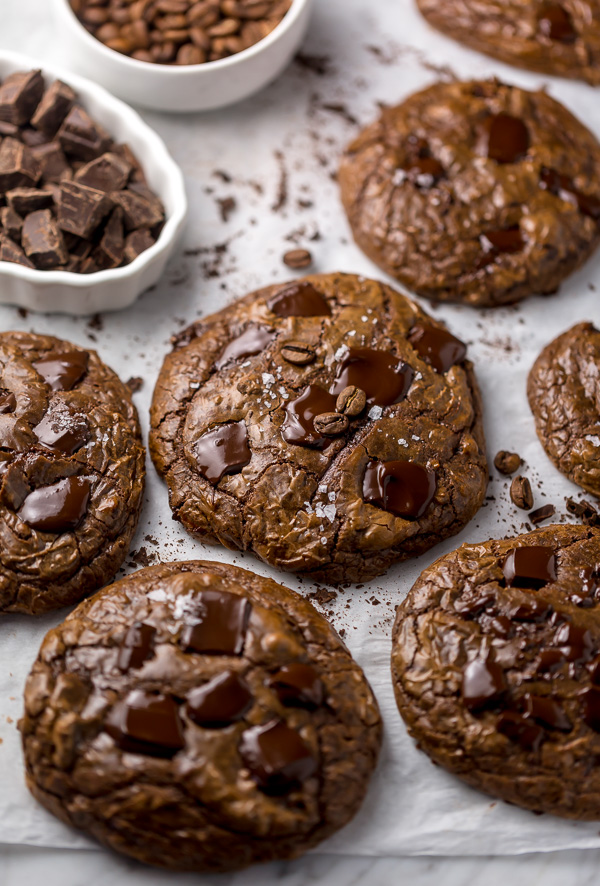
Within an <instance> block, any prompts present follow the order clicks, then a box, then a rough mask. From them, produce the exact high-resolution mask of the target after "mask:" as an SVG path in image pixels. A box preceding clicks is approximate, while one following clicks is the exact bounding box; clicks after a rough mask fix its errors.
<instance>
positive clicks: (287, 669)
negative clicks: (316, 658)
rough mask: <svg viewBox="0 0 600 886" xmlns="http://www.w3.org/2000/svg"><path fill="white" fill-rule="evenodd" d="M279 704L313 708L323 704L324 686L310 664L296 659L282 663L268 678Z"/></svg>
mask: <svg viewBox="0 0 600 886" xmlns="http://www.w3.org/2000/svg"><path fill="white" fill-rule="evenodd" d="M269 686H270V687H271V689H273V690H275V692H276V693H277V697H278V699H279V701H280V702H281V704H283V705H285V706H286V707H293V708H296V707H297V708H307V709H308V710H314V709H315V708H318V707H320V705H322V704H323V700H324V698H325V687H324V686H323V681H322V680H321V678H320V677H319V675H318V673H317V672H316V670H315V669H314V668H313V667H312V665H308V664H303V663H302V662H299V661H296V662H293V663H292V664H289V665H284V666H283V667H282V668H280V669H279V670H278V671H276V672H275V673H274V674H273V676H272V677H271V679H270V680H269Z"/></svg>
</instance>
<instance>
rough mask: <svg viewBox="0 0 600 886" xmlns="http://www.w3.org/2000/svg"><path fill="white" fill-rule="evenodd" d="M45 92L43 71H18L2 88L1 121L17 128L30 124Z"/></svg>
mask: <svg viewBox="0 0 600 886" xmlns="http://www.w3.org/2000/svg"><path fill="white" fill-rule="evenodd" d="M43 91H44V78H43V77H42V72H41V71H16V72H15V73H14V74H9V75H8V77H7V78H6V79H5V80H4V82H3V83H2V85H1V86H0V120H6V121H8V122H9V123H14V124H16V125H17V126H22V125H23V124H24V123H29V120H30V119H31V115H32V114H33V112H34V111H35V109H36V107H37V105H38V102H39V100H40V99H41V97H42V93H43Z"/></svg>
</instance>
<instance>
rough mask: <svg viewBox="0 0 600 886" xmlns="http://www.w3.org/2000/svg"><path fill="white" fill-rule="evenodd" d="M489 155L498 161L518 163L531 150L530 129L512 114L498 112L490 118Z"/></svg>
mask: <svg viewBox="0 0 600 886" xmlns="http://www.w3.org/2000/svg"><path fill="white" fill-rule="evenodd" d="M488 132H489V135H488V148H487V155H488V157H489V158H490V159H491V160H495V161H496V162H497V163H516V162H517V161H518V160H521V159H522V158H523V157H524V156H525V155H526V154H527V151H528V150H529V145H530V139H529V130H528V129H527V126H526V125H525V123H523V121H522V120H520V119H519V118H518V117H513V116H512V115H511V114H505V113H500V114H496V115H495V116H494V117H492V118H491V120H489V130H488Z"/></svg>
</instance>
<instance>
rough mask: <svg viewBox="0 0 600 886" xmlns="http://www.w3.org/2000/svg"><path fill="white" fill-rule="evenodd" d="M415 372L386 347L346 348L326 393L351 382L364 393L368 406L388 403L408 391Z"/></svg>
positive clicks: (389, 404)
mask: <svg viewBox="0 0 600 886" xmlns="http://www.w3.org/2000/svg"><path fill="white" fill-rule="evenodd" d="M413 378H414V372H413V370H412V369H411V367H410V366H409V365H408V364H407V363H403V362H402V360H399V359H398V358H397V357H394V355H393V354H390V353H389V352H388V351H378V350H373V349H371V348H349V349H348V352H347V353H346V354H345V355H344V357H342V360H341V362H340V363H339V365H338V369H337V373H336V377H335V381H334V382H333V384H332V386H331V387H330V389H329V393H330V394H333V395H334V397H336V398H337V396H338V394H341V393H342V391H343V390H344V389H345V388H347V387H349V386H350V385H353V386H355V387H359V388H361V389H362V390H363V391H364V392H365V394H366V397H367V406H373V405H377V406H391V405H393V404H394V403H400V402H401V401H402V400H404V398H405V397H406V395H407V394H408V391H409V388H410V386H411V384H412V380H413Z"/></svg>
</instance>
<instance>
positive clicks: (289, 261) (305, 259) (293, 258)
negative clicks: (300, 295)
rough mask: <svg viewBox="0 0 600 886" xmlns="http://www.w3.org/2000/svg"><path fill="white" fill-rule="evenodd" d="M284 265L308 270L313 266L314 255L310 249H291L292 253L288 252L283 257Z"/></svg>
mask: <svg viewBox="0 0 600 886" xmlns="http://www.w3.org/2000/svg"><path fill="white" fill-rule="evenodd" d="M283 263H284V264H286V265H287V266H288V268H294V269H298V270H299V269H300V268H308V266H309V265H311V264H312V255H311V254H310V252H309V251H308V249H290V251H289V252H286V253H285V255H284V256H283Z"/></svg>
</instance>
